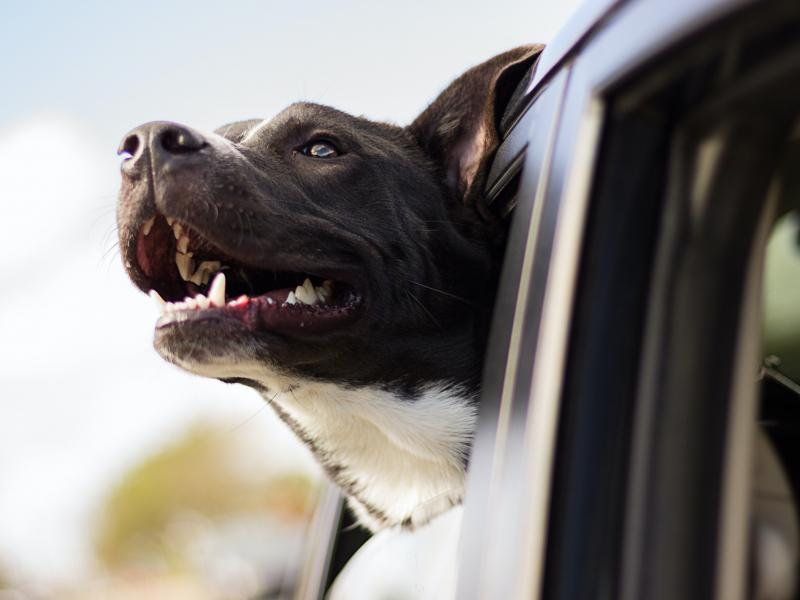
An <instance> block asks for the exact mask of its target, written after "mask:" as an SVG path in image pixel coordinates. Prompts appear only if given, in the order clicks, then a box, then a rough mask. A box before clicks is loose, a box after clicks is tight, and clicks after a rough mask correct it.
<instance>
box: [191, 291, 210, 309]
mask: <svg viewBox="0 0 800 600" xmlns="http://www.w3.org/2000/svg"><path fill="white" fill-rule="evenodd" d="M194 301H195V302H197V306H198V308H203V309H205V308H209V307H210V306H211V300H209V299H208V298H206V297H205V296H203V294H197V296H195V297H194Z"/></svg>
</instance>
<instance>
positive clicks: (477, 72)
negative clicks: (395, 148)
mask: <svg viewBox="0 0 800 600" xmlns="http://www.w3.org/2000/svg"><path fill="white" fill-rule="evenodd" d="M543 48H544V46H542V45H535V46H522V47H520V48H515V49H514V50H509V51H508V52H505V53H503V54H500V55H498V56H495V57H494V58H492V59H490V60H488V61H486V62H484V63H481V64H480V65H478V66H476V67H473V68H471V69H470V70H469V71H467V72H466V73H464V74H463V75H461V77H459V78H458V79H456V80H455V81H454V82H453V83H451V84H450V85H449V86H448V87H447V88H446V89H445V90H444V91H443V92H442V93H441V94H440V95H439V97H438V98H436V100H434V101H433V102H432V103H431V105H430V106H428V108H426V109H425V110H424V111H423V112H422V114H420V115H419V116H418V117H417V118H416V119H415V120H414V122H413V123H412V124H411V125H410V126H409V131H410V132H411V134H412V135H413V136H414V137H415V138H416V139H417V141H418V142H419V144H420V145H421V146H422V148H423V150H425V152H426V154H427V155H428V156H429V157H431V158H432V159H433V160H434V162H435V163H436V164H437V165H438V166H439V167H440V168H441V170H442V174H443V176H444V178H445V183H446V185H447V187H448V188H449V189H450V190H451V191H452V192H453V193H454V195H455V196H456V197H457V198H460V199H461V200H463V201H464V202H465V203H473V202H475V201H476V200H477V198H479V197H480V195H481V193H482V192H483V186H484V184H485V181H486V176H487V171H488V167H489V164H490V162H491V159H492V157H493V156H494V152H495V150H497V146H498V143H499V134H498V126H499V122H500V118H501V117H502V115H503V111H504V109H505V106H506V104H507V103H508V101H509V99H510V98H511V95H512V93H513V92H514V89H515V88H516V86H517V83H518V82H519V81H520V79H521V78H522V77H523V75H524V74H525V73H526V71H527V70H528V68H529V67H530V65H531V64H532V63H533V62H534V61H535V60H536V57H537V56H538V55H539V54H540V53H541V51H542V49H543Z"/></svg>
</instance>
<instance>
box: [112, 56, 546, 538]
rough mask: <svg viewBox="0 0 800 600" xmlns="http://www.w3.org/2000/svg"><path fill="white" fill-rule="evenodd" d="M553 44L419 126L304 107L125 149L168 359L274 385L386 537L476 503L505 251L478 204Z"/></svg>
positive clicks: (485, 72) (453, 95) (131, 231)
mask: <svg viewBox="0 0 800 600" xmlns="http://www.w3.org/2000/svg"><path fill="white" fill-rule="evenodd" d="M540 50H541V47H524V48H518V49H515V50H512V51H510V52H507V53H505V54H502V55H499V56H497V57H495V58H493V59H491V60H489V61H488V62H485V63H483V64H481V65H479V66H477V67H474V68H473V69H471V70H469V71H467V72H466V73H465V74H464V75H462V76H461V77H460V78H458V79H457V80H456V81H455V82H454V83H453V84H451V85H450V86H449V87H448V88H447V89H446V90H445V91H444V92H443V93H442V94H441V95H440V96H439V97H438V98H437V99H436V100H435V101H434V102H433V103H432V104H431V105H430V106H429V107H428V108H427V109H426V110H425V111H424V112H423V113H422V114H421V115H420V116H419V117H418V118H417V119H416V120H415V121H414V122H413V123H412V124H411V125H410V126H409V127H406V128H400V127H396V126H393V125H388V124H385V123H376V122H372V121H368V120H365V119H363V118H358V117H353V116H350V115H347V114H344V113H342V112H340V111H337V110H334V109H332V108H328V107H325V106H320V105H316V104H308V103H299V104H294V105H292V106H290V107H288V108H287V109H286V110H284V111H283V112H282V113H280V114H279V115H278V116H276V117H275V118H273V119H271V120H268V121H258V120H252V121H244V122H238V123H233V124H231V125H227V126H224V127H221V128H220V129H218V130H217V131H216V132H215V133H213V134H201V133H198V132H197V131H195V130H192V129H189V128H187V127H184V126H182V125H177V124H174V123H163V122H159V123H149V124H146V125H143V126H141V127H138V128H137V129H135V130H133V131H132V132H130V133H129V134H128V135H127V136H125V139H124V140H123V142H122V145H121V148H120V152H121V153H125V154H127V156H126V158H125V160H124V162H123V164H122V187H121V191H120V200H119V210H118V224H119V235H120V248H121V249H122V256H123V260H124V263H125V267H126V269H127V271H128V273H129V275H130V277H131V279H132V280H133V282H134V283H135V284H136V285H137V286H138V287H139V288H141V289H142V290H144V291H149V292H150V294H151V295H152V296H153V297H154V299H155V300H156V302H157V303H158V304H159V307H160V309H161V318H160V319H159V321H158V323H157V325H156V331H155V342H154V344H155V347H156V350H157V351H158V352H159V353H160V354H161V355H162V356H163V357H164V358H165V359H166V360H168V361H170V362H172V363H175V364H176V365H179V366H180V367H182V368H184V369H186V370H188V371H191V372H193V373H198V374H201V375H205V376H208V377H214V378H218V379H221V380H223V381H226V382H235V383H243V384H245V385H249V386H251V387H253V388H255V389H257V390H259V391H260V392H261V393H262V394H263V396H264V398H265V399H266V400H267V402H268V403H269V404H270V405H271V406H272V407H273V408H274V409H275V410H276V411H277V413H278V414H279V415H280V417H281V418H282V419H283V420H284V421H285V422H286V423H288V424H289V426H290V427H291V428H292V429H293V430H294V431H295V433H296V434H297V435H298V436H299V437H300V438H301V439H302V440H303V441H304V442H305V443H306V444H307V445H308V446H309V447H310V448H311V450H312V451H313V452H314V454H315V455H316V456H317V457H318V459H319V460H320V462H321V463H322V464H323V465H324V467H325V468H326V470H327V472H328V473H329V475H330V476H331V477H332V478H333V480H334V481H336V482H337V483H338V484H339V485H340V486H341V487H342V488H343V489H344V491H345V493H346V494H347V495H348V497H349V500H350V504H351V506H352V508H353V509H354V511H355V512H356V514H357V515H358V517H359V519H360V520H361V521H362V522H363V523H364V524H365V525H367V526H368V527H370V528H372V529H373V530H375V529H379V528H382V527H386V526H391V525H397V524H402V525H405V526H407V527H413V526H415V525H420V524H422V523H425V522H426V521H428V520H429V519H430V518H431V517H432V516H434V515H436V514H438V513H440V512H442V511H443V510H445V509H447V508H449V507H450V506H453V505H454V504H456V503H458V502H460V500H461V497H462V494H463V484H464V475H465V469H466V464H467V453H468V449H469V444H470V439H471V435H472V431H473V426H474V422H475V412H476V405H475V400H476V396H477V392H478V390H479V385H480V373H481V361H482V357H483V353H484V346H485V339H486V334H487V329H488V322H489V317H490V314H491V309H492V303H493V299H494V292H495V284H496V279H497V275H498V270H499V264H500V260H501V257H502V245H503V241H504V227H503V225H502V223H500V222H499V220H498V219H496V218H495V217H493V216H492V215H491V214H489V212H488V211H487V210H485V209H484V207H483V204H482V202H481V194H482V191H483V188H484V183H485V179H486V174H487V170H488V166H489V164H490V161H491V159H492V157H493V154H494V151H495V149H496V148H497V145H498V134H497V122H498V120H499V117H500V114H501V111H502V109H503V104H504V103H505V102H506V101H507V99H508V97H509V95H510V90H513V88H514V84H515V82H516V81H517V80H518V79H519V77H520V76H521V75H522V73H523V72H524V71H525V69H526V68H527V66H528V65H530V63H531V62H532V61H533V60H534V58H535V57H536V55H537V54H538V53H539V51H540ZM184 299H185V300H184Z"/></svg>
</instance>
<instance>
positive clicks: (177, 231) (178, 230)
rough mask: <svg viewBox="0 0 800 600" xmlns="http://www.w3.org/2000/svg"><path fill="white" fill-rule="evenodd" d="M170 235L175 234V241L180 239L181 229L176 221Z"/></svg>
mask: <svg viewBox="0 0 800 600" xmlns="http://www.w3.org/2000/svg"><path fill="white" fill-rule="evenodd" d="M172 233H173V234H175V239H176V240H179V239H181V236H182V235H183V227H182V226H181V224H180V223H178V222H177V221H175V222H174V223H173V224H172Z"/></svg>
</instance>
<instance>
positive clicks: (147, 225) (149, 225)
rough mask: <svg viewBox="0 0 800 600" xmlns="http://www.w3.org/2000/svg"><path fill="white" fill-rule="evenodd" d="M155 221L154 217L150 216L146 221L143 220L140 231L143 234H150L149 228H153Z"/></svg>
mask: <svg viewBox="0 0 800 600" xmlns="http://www.w3.org/2000/svg"><path fill="white" fill-rule="evenodd" d="M155 222H156V218H155V217H150V218H149V219H147V221H145V222H144V226H143V227H142V233H144V234H145V235H150V230H151V229H153V224H154V223H155Z"/></svg>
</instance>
